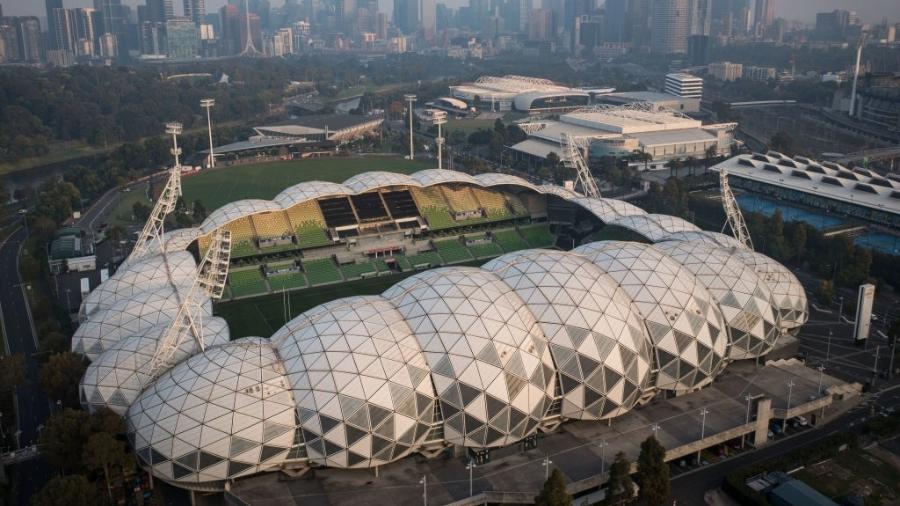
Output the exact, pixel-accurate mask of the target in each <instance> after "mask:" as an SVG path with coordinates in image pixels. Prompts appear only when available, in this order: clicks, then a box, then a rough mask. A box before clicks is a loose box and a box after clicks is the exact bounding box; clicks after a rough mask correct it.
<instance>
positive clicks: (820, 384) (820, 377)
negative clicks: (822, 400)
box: [816, 364, 825, 396]
mask: <svg viewBox="0 0 900 506" xmlns="http://www.w3.org/2000/svg"><path fill="white" fill-rule="evenodd" d="M816 369H818V370H819V388H818V389H817V390H816V392H818V394H819V396H821V395H822V375H823V373H824V372H825V364H819V367H816Z"/></svg>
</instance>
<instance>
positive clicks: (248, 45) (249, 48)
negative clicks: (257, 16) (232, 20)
mask: <svg viewBox="0 0 900 506" xmlns="http://www.w3.org/2000/svg"><path fill="white" fill-rule="evenodd" d="M244 18H245V19H246V20H247V26H246V28H247V40H246V41H245V42H244V50H243V51H241V54H239V55H238V56H260V55H262V53H260V52H259V50H258V49H256V45H255V44H254V43H253V32H252V31H250V4H249V3H248V2H247V0H244Z"/></svg>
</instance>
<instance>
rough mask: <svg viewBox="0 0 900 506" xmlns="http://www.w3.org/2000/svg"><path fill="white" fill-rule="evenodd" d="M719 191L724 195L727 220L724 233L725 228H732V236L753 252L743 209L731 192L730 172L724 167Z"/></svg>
mask: <svg viewBox="0 0 900 506" xmlns="http://www.w3.org/2000/svg"><path fill="white" fill-rule="evenodd" d="M719 191H720V192H721V194H722V207H724V208H725V218H726V219H727V221H726V223H725V225H724V226H723V227H722V232H724V231H725V227H731V235H733V236H734V238H735V239H737V240H738V241H739V242H740V243H741V244H743V245H744V246H746V247H747V248H748V249H750V250H753V240H751V239H750V231H749V230H747V223H746V222H745V221H744V215H743V214H741V208H740V207H738V204H737V200H736V199H735V198H734V193H732V192H731V186H730V185H729V184H728V171H727V170H725V168H724V167H723V168H722V169H721V170H720V171H719Z"/></svg>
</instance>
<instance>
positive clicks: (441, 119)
mask: <svg viewBox="0 0 900 506" xmlns="http://www.w3.org/2000/svg"><path fill="white" fill-rule="evenodd" d="M433 122H434V124H435V125H437V127H438V131H437V137H435V139H434V143H435V144H436V145H437V158H438V169H443V168H444V167H443V164H442V163H441V151H442V149H441V148H443V146H444V138H443V137H441V125H443V124H445V123H447V113H446V112H444V111H434V119H433Z"/></svg>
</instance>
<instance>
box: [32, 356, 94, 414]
mask: <svg viewBox="0 0 900 506" xmlns="http://www.w3.org/2000/svg"><path fill="white" fill-rule="evenodd" d="M86 367H87V364H86V363H85V361H84V358H82V357H81V356H80V355H76V354H74V353H72V352H70V351H64V352H62V353H57V354H55V355H50V357H49V358H48V359H47V363H45V364H44V365H42V366H41V370H40V372H39V373H38V380H39V381H40V383H41V389H42V390H43V391H44V393H46V394H47V395H48V396H49V397H50V399H58V400H61V401H62V402H63V404H64V405H66V406H71V407H77V406H79V404H80V402H79V398H78V382H79V381H81V376H82V375H83V374H84V370H85V368H86Z"/></svg>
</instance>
